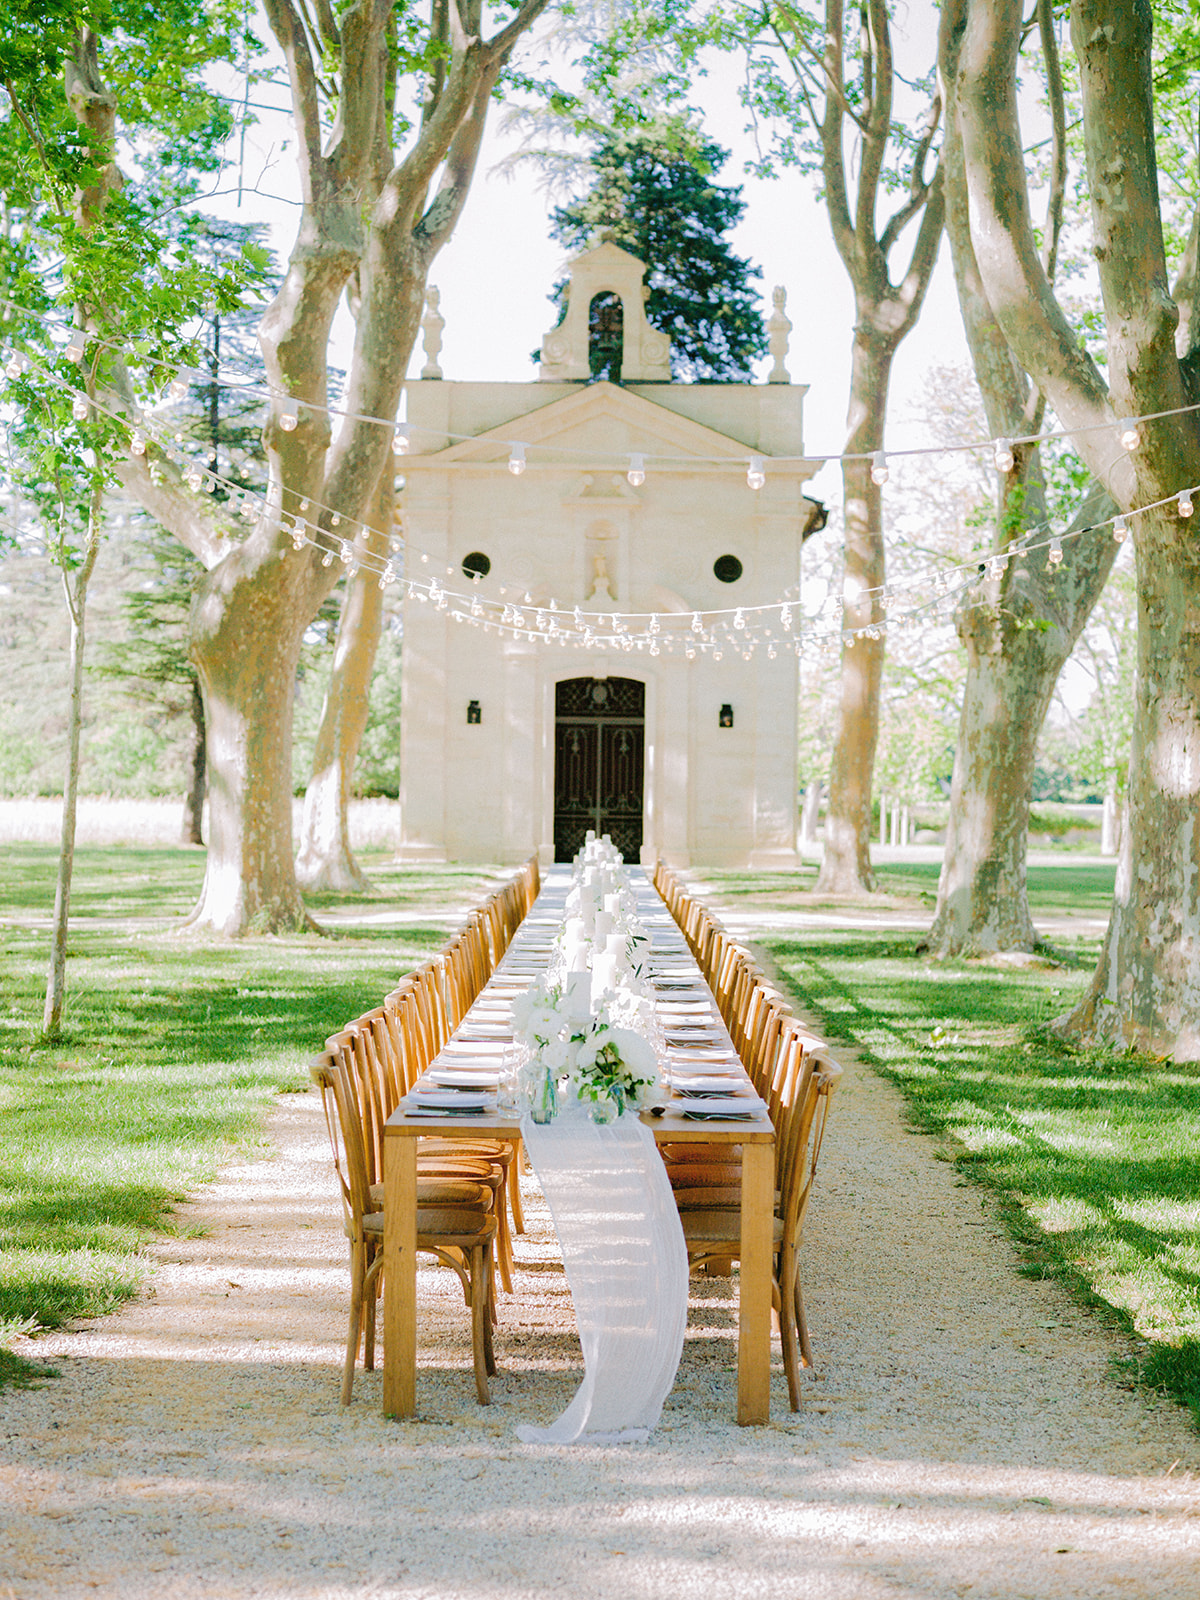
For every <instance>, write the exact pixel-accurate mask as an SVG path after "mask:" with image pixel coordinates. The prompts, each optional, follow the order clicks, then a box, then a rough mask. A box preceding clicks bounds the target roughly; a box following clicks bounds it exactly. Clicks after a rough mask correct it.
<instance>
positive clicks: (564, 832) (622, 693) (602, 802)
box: [554, 678, 646, 861]
mask: <svg viewBox="0 0 1200 1600" xmlns="http://www.w3.org/2000/svg"><path fill="white" fill-rule="evenodd" d="M645 749H646V685H645V684H644V683H640V682H639V681H638V680H637V679H636V678H568V679H567V680H566V681H565V682H563V683H560V684H558V685H557V686H556V688H555V695H554V859H555V861H570V860H572V859H573V858H574V856H575V855H576V853H577V852H578V851H579V849H580V848H581V846H582V845H583V841H584V835H585V834H586V833H587V831H588V829H589V828H592V829H594V830H595V832H596V833H597V834H604V833H607V834H608V835H609V837H610V838H611V839H612V842H613V843H614V844H615V845H616V847H617V849H618V850H619V851H620V852H621V854H622V855H623V856H624V857H625V859H626V861H637V860H638V857H639V854H640V852H641V848H642V809H643V805H644V787H645V768H646V757H645Z"/></svg>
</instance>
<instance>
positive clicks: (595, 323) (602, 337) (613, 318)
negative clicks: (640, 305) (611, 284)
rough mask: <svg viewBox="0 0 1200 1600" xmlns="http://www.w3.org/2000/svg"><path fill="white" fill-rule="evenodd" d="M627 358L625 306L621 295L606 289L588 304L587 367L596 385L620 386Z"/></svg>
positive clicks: (594, 296)
mask: <svg viewBox="0 0 1200 1600" xmlns="http://www.w3.org/2000/svg"><path fill="white" fill-rule="evenodd" d="M624 359H625V306H624V302H623V301H622V299H621V296H620V295H619V294H613V293H612V292H611V291H609V290H606V291H605V292H604V293H603V294H597V295H593V296H592V299H591V301H590V303H589V305H588V367H589V369H590V371H591V374H592V378H593V380H595V381H596V382H599V381H600V380H601V379H606V380H607V381H608V382H609V383H620V381H621V363H622V361H623V360H624Z"/></svg>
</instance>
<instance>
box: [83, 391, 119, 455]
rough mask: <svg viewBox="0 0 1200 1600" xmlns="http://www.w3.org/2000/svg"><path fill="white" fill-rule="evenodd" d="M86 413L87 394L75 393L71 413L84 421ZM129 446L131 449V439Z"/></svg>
mask: <svg viewBox="0 0 1200 1600" xmlns="http://www.w3.org/2000/svg"><path fill="white" fill-rule="evenodd" d="M87 414H88V403H87V396H86V395H82V394H77V395H76V396H75V398H74V400H72V401H71V415H72V416H73V417H74V418H75V421H76V422H86V421H87ZM129 448H130V449H131V450H132V449H133V441H132V440H130V442H129Z"/></svg>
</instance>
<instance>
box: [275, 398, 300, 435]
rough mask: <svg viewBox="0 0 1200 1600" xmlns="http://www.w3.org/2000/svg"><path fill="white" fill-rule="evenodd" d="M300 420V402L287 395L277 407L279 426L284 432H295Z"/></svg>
mask: <svg viewBox="0 0 1200 1600" xmlns="http://www.w3.org/2000/svg"><path fill="white" fill-rule="evenodd" d="M299 420H300V402H299V401H298V400H295V399H293V398H292V396H291V395H288V396H287V398H286V399H285V400H284V402H283V404H282V405H281V406H280V408H279V426H280V427H281V428H282V429H283V431H284V433H295V431H296V424H297V423H298V422H299Z"/></svg>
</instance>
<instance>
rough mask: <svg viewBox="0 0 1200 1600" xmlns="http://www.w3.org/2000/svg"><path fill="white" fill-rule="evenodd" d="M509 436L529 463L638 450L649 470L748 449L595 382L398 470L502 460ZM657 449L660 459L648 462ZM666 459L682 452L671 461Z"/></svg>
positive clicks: (798, 470) (806, 468) (413, 458)
mask: <svg viewBox="0 0 1200 1600" xmlns="http://www.w3.org/2000/svg"><path fill="white" fill-rule="evenodd" d="M609 248H612V249H616V248H617V247H616V246H615V245H614V246H611V247H609ZM515 443H520V444H524V445H525V446H526V447H527V448H529V449H530V450H531V451H533V452H535V453H533V454H531V455H530V461H531V462H536V461H538V460H539V459H540V460H542V461H543V462H547V463H549V464H553V465H561V466H571V465H574V464H577V463H576V462H575V461H574V460H573V458H574V457H576V456H581V457H583V458H585V462H586V463H588V464H593V465H596V464H599V465H602V466H606V465H608V464H609V463H598V462H597V458H598V457H603V456H605V455H611V456H612V458H613V459H612V462H611V465H612V466H613V467H623V466H624V464H625V458H626V457H627V456H628V455H629V454H631V453H633V452H638V453H640V454H643V455H645V456H646V457H647V458H648V465H652V466H653V467H654V470H655V471H661V470H664V469H667V470H669V469H670V468H672V467H676V469H680V468H685V467H686V466H687V465H688V463H687V459H686V458H688V457H692V458H694V459H695V460H696V461H697V463H699V462H702V461H704V460H712V461H730V462H733V461H746V460H748V458H749V455H750V453H751V452H750V450H749V449H748V447H747V446H746V444H745V443H744V442H743V441H742V440H740V439H736V438H733V437H731V436H730V435H728V434H725V433H721V432H720V431H719V430H717V429H715V428H711V427H708V426H706V425H705V424H704V423H700V422H695V421H693V420H692V419H691V418H690V417H686V416H681V415H680V414H679V413H678V412H676V411H672V410H669V409H668V408H667V407H666V406H661V405H656V404H655V403H654V401H652V400H648V399H646V398H645V396H644V395H641V394H637V393H633V392H631V391H630V390H628V389H625V388H621V387H620V386H618V385H617V384H612V383H595V384H589V385H587V386H586V387H583V388H579V389H574V390H572V392H571V393H570V394H568V395H566V396H563V397H561V398H559V399H555V400H552V401H551V402H550V404H549V405H545V406H538V407H536V408H535V409H534V410H532V411H528V412H523V413H521V414H519V415H517V416H515V417H512V418H511V419H510V420H508V421H506V422H504V423H502V424H500V425H499V426H497V427H495V428H489V429H487V430H486V431H484V432H482V433H480V434H479V435H478V436H477V437H476V438H474V439H463V440H459V441H458V442H456V443H455V444H452V445H449V446H447V447H446V448H445V449H443V450H438V451H435V452H432V453H429V454H423V453H416V452H414V453H413V454H412V455H410V456H408V457H407V458H406V461H405V470H406V471H407V470H409V469H410V468H414V469H415V468H418V467H421V466H429V467H434V466H441V465H446V466H448V465H450V464H451V463H457V462H461V463H467V462H471V463H478V464H480V465H483V464H486V463H491V462H496V463H503V462H506V461H507V460H508V456H509V452H510V450H511V447H512V445H513V444H515ZM557 452H561V454H557ZM760 453H761V452H760ZM656 456H660V457H662V458H665V459H662V460H659V461H654V460H653V458H654V457H656ZM670 458H682V459H679V460H678V461H673V460H671V459H670ZM767 459H770V458H769V457H768V458H767ZM585 462H579V463H578V464H579V465H584V464H585ZM777 470H780V471H784V472H787V473H788V474H789V475H794V476H796V477H798V478H807V477H810V476H811V475H812V471H813V467H812V465H811V464H809V463H806V462H804V461H798V460H793V461H787V462H780V463H779V467H778V469H777Z"/></svg>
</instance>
